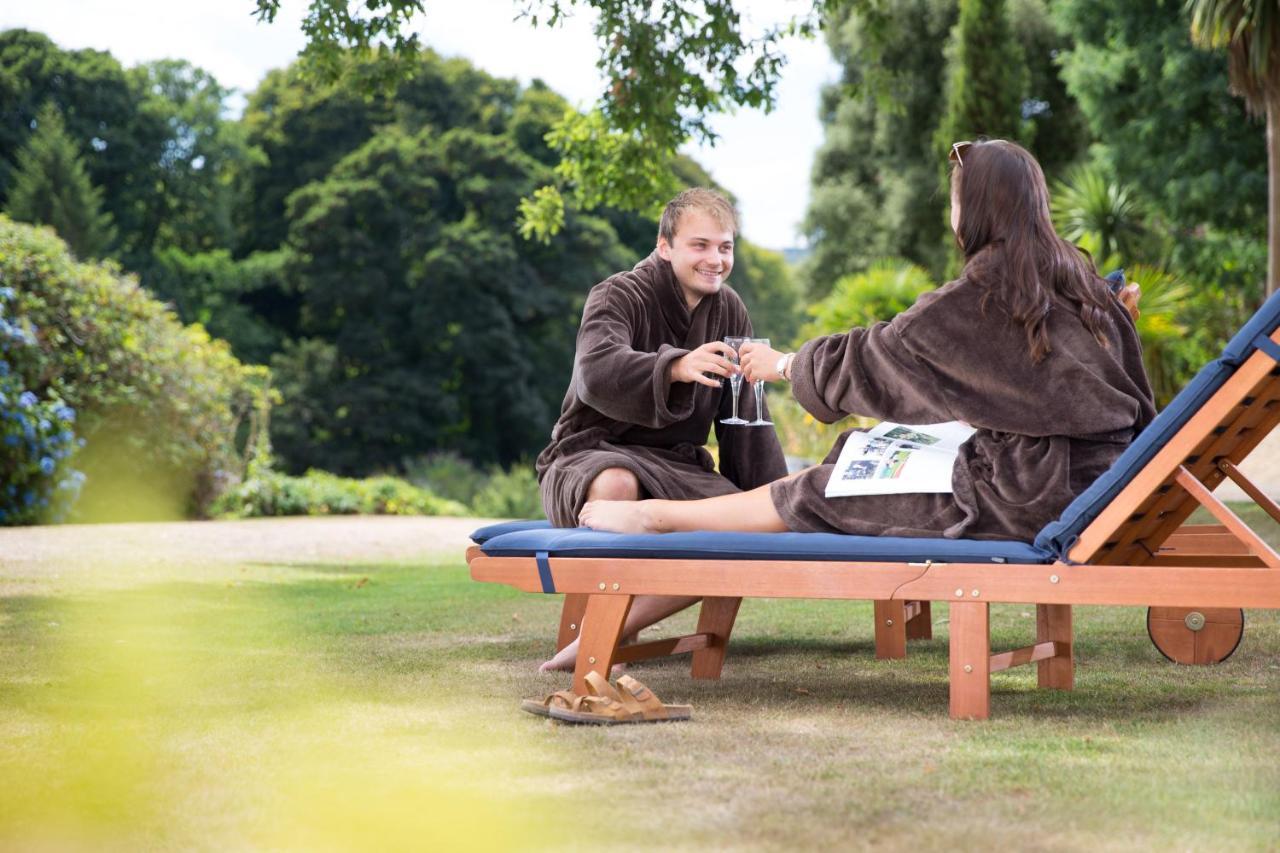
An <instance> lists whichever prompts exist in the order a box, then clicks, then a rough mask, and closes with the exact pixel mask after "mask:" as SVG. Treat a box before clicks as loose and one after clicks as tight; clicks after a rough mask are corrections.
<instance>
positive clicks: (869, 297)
mask: <svg viewBox="0 0 1280 853" xmlns="http://www.w3.org/2000/svg"><path fill="white" fill-rule="evenodd" d="M935 286H936V285H935V284H934V283H933V281H932V280H931V279H930V278H929V274H928V273H927V272H925V271H924V270H923V269H921V268H920V267H918V266H916V265H915V264H912V263H909V262H907V261H903V260H899V259H896V258H886V259H882V260H879V261H876V262H875V263H873V264H872V265H871V266H870V268H868V269H867V271H866V272H862V273H858V274H856V275H849V276H845V277H844V278H842V279H840V280H839V281H837V282H836V285H835V287H834V288H833V289H832V291H831V293H830V294H829V295H828V296H826V297H825V298H824V299H822V300H821V301H819V302H817V303H815V304H814V305H812V306H810V308H809V316H810V317H811V318H812V319H811V320H810V321H809V322H808V323H806V324H805V325H804V327H803V328H802V329H801V330H800V339H801V340H809V339H811V338H816V337H819V336H821V335H831V334H836V333H839V332H847V331H848V330H849V329H851V328H855V327H860V326H870V325H872V324H874V323H878V322H881V321H884V320H892V319H893V318H894V317H895V316H896V315H898V314H899V313H901V312H903V311H905V310H907V309H908V308H910V307H911V306H912V305H913V304H914V303H915V301H916V299H918V298H919V296H920V294H922V293H925V292H926V291H929V290H932V289H933V288H934V287H935Z"/></svg>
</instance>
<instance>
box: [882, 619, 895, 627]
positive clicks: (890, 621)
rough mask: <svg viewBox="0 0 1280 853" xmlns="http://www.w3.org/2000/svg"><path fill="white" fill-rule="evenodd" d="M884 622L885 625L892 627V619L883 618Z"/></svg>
mask: <svg viewBox="0 0 1280 853" xmlns="http://www.w3.org/2000/svg"><path fill="white" fill-rule="evenodd" d="M884 624H886V625H888V626H889V627H890V628H892V627H893V620H892V619H886V620H884Z"/></svg>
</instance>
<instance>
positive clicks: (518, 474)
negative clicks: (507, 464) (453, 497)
mask: <svg viewBox="0 0 1280 853" xmlns="http://www.w3.org/2000/svg"><path fill="white" fill-rule="evenodd" d="M472 508H473V509H474V510H475V513H476V515H479V516H482V517H484V518H545V516H544V515H543V512H542V496H541V493H540V492H539V491H538V477H537V475H536V474H535V473H534V470H533V466H532V465H525V464H521V465H513V466H511V468H510V469H508V470H507V471H494V472H493V474H492V475H490V477H489V481H488V482H487V483H485V485H484V488H483V489H481V490H480V491H479V492H478V493H477V494H476V497H475V500H474V501H473V502H472Z"/></svg>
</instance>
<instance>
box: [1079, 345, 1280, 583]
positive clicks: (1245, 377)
mask: <svg viewBox="0 0 1280 853" xmlns="http://www.w3.org/2000/svg"><path fill="white" fill-rule="evenodd" d="M1272 340H1276V341H1278V342H1280V330H1277V331H1276V332H1275V333H1273V334H1272ZM1274 367H1275V362H1274V361H1272V360H1271V359H1270V358H1269V357H1268V356H1267V355H1266V354H1265V353H1261V352H1255V353H1254V354H1253V355H1251V356H1250V357H1249V358H1248V359H1247V360H1246V361H1245V362H1244V364H1242V365H1240V367H1239V368H1237V369H1236V372H1235V373H1234V374H1233V375H1232V376H1231V377H1229V378H1228V379H1227V381H1226V382H1225V383H1224V384H1223V387H1221V388H1219V389H1218V391H1217V392H1215V393H1214V394H1213V396H1212V397H1210V399H1209V400H1208V401H1206V403H1205V404H1204V405H1203V406H1202V407H1201V408H1200V410H1199V411H1198V412H1196V413H1195V414H1194V415H1192V416H1191V418H1190V419H1189V420H1188V422H1187V423H1186V424H1184V425H1183V427H1182V429H1180V430H1179V431H1178V433H1177V434H1176V435H1174V436H1173V437H1172V438H1171V439H1170V440H1169V442H1168V443H1167V444H1166V445H1165V446H1164V447H1163V448H1161V449H1160V451H1158V452H1157V453H1156V455H1155V457H1153V458H1152V460H1151V461H1150V462H1149V463H1148V464H1147V465H1146V466H1145V467H1144V468H1143V470H1142V471H1140V472H1139V473H1138V475H1137V476H1136V477H1135V478H1134V479H1133V480H1132V481H1131V482H1130V483H1129V484H1128V485H1127V486H1125V487H1124V488H1123V489H1122V490H1121V491H1120V493H1119V494H1118V495H1117V496H1116V497H1115V498H1114V499H1113V500H1112V501H1111V502H1110V504H1108V506H1107V507H1106V508H1104V509H1103V511H1102V512H1101V513H1100V514H1099V515H1098V517H1097V518H1096V519H1094V521H1093V522H1092V523H1091V524H1090V525H1089V526H1088V527H1087V528H1085V530H1084V531H1083V532H1082V533H1081V535H1080V539H1079V541H1078V542H1077V543H1076V544H1075V546H1074V547H1073V548H1072V549H1071V553H1070V558H1071V560H1072V561H1073V562H1088V561H1089V560H1091V559H1092V558H1093V557H1094V556H1095V555H1096V554H1097V553H1098V552H1099V551H1100V550H1102V549H1103V548H1104V547H1105V546H1106V545H1107V543H1108V542H1109V541H1111V540H1113V539H1115V537H1116V534H1117V532H1118V531H1122V530H1123V529H1124V528H1125V526H1126V524H1129V523H1130V520H1131V517H1132V516H1133V515H1134V514H1135V513H1136V512H1137V511H1138V510H1139V508H1140V507H1141V506H1142V504H1143V503H1144V502H1146V501H1147V500H1148V498H1149V497H1150V496H1151V495H1152V494H1153V493H1154V492H1155V491H1156V489H1157V488H1158V487H1159V486H1160V485H1161V484H1162V483H1163V482H1164V481H1166V480H1167V479H1168V478H1169V477H1171V476H1172V475H1173V473H1174V471H1175V469H1176V468H1177V466H1179V465H1181V464H1183V463H1184V462H1185V461H1186V460H1187V457H1188V456H1189V455H1191V454H1192V452H1193V451H1194V450H1195V449H1196V446H1197V445H1199V444H1202V443H1203V441H1204V439H1205V438H1206V437H1208V436H1211V435H1212V434H1213V431H1214V429H1215V428H1216V427H1218V426H1219V425H1221V424H1222V423H1223V421H1224V419H1226V418H1227V417H1228V415H1229V414H1230V413H1231V411H1232V409H1233V408H1235V407H1236V406H1237V405H1238V404H1239V402H1240V401H1241V400H1242V399H1244V398H1245V397H1246V396H1247V393H1248V392H1249V391H1250V390H1252V389H1254V387H1255V386H1257V385H1259V384H1260V383H1263V382H1264V381H1267V380H1268V377H1269V376H1270V374H1271V371H1272V369H1273V368H1274ZM1277 415H1280V413H1277ZM1257 440H1258V441H1260V440H1261V438H1258V439H1257ZM1253 443H1254V444H1255V445H1256V441H1255V442H1253ZM1233 458H1234V457H1233ZM1237 461H1238V460H1237ZM1179 523H1180V522H1179ZM1170 532H1171V531H1170ZM1155 544H1156V545H1158V544H1160V543H1159V542H1157V543H1155Z"/></svg>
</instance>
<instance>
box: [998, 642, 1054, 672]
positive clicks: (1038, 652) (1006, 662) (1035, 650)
mask: <svg viewBox="0 0 1280 853" xmlns="http://www.w3.org/2000/svg"><path fill="white" fill-rule="evenodd" d="M1063 648H1065V646H1064V647H1063ZM1059 653H1060V652H1059V646H1058V644H1057V643H1036V644H1035V645H1034V646H1023V647H1022V648H1020V649H1014V650H1013V651H1010V652H1000V653H999V654H996V655H992V656H991V671H992V672H1003V671H1004V670H1006V669H1010V668H1012V667H1015V666H1022V665H1023V664H1028V663H1035V662H1037V661H1042V660H1048V659H1049V658H1051V657H1055V656H1057V655H1058V654H1059Z"/></svg>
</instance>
